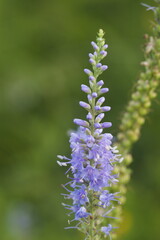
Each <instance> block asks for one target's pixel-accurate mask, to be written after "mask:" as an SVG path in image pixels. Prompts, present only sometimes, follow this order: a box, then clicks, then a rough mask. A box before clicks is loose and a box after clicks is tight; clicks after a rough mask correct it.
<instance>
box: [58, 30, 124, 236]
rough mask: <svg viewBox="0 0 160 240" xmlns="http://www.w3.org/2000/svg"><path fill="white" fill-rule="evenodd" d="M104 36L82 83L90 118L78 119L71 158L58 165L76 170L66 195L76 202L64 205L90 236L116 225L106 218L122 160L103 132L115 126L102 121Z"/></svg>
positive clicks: (100, 35) (115, 198)
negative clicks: (86, 80)
mask: <svg viewBox="0 0 160 240" xmlns="http://www.w3.org/2000/svg"><path fill="white" fill-rule="evenodd" d="M103 35H104V33H103V31H102V30H101V29H100V31H99V33H98V37H97V42H96V43H95V42H91V45H92V46H93V49H94V53H93V54H91V53H90V54H89V62H90V63H91V65H92V69H93V71H90V70H89V69H84V72H85V73H86V74H87V75H88V78H89V86H87V85H84V84H82V85H81V89H82V91H83V92H85V93H87V98H88V102H83V101H80V102H79V104H80V106H82V107H83V108H85V109H86V110H87V115H86V120H82V119H74V123H75V124H77V125H78V126H79V128H78V130H77V131H76V132H72V133H71V136H70V147H71V150H72V154H71V158H67V157H65V156H60V155H59V156H58V157H59V158H60V159H61V160H65V161H64V162H61V161H58V164H59V165H60V166H67V165H70V167H69V169H68V171H71V172H72V177H70V176H68V177H69V178H70V181H69V182H68V183H67V184H66V185H64V188H65V189H66V190H67V192H68V193H67V194H63V195H64V196H65V198H66V199H71V200H72V205H67V204H63V205H64V206H65V208H66V209H69V210H70V214H71V213H73V215H74V217H73V220H72V221H74V220H77V221H78V223H77V225H76V226H74V228H78V229H79V230H81V231H82V232H84V233H85V235H86V239H101V238H100V236H104V235H105V236H110V232H111V230H112V229H113V228H114V227H113V226H112V225H111V224H108V225H107V226H103V219H104V218H106V217H107V218H109V214H110V212H111V211H112V209H113V201H118V196H117V193H111V192H110V191H109V188H110V187H111V186H112V185H113V184H116V183H117V181H118V180H117V176H116V175H114V174H113V170H114V167H115V164H116V163H117V162H120V161H121V160H122V159H121V158H120V155H119V154H118V150H117V149H116V147H112V135H111V134H110V133H103V129H104V128H109V127H111V125H112V124H111V123H110V122H102V119H103V118H104V116H105V114H104V112H108V111H109V110H110V107H109V106H102V104H103V103H104V101H105V98H104V97H103V96H101V95H102V94H104V93H106V92H108V91H109V89H108V88H103V85H104V82H103V80H98V77H99V75H100V74H102V73H103V71H105V70H106V69H107V68H108V66H106V65H102V63H101V60H102V59H103V58H104V57H105V56H106V55H107V52H106V49H107V47H108V45H107V44H105V41H104V38H103ZM68 171H67V173H68ZM97 236H99V237H98V238H97Z"/></svg>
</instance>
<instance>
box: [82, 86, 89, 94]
mask: <svg viewBox="0 0 160 240" xmlns="http://www.w3.org/2000/svg"><path fill="white" fill-rule="evenodd" d="M81 90H82V91H83V92H85V93H91V89H90V88H89V87H88V86H87V85H84V84H82V85H81Z"/></svg>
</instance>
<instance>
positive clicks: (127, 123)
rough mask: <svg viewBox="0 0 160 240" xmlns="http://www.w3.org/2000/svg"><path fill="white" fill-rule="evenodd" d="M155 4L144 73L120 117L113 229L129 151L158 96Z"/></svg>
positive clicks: (158, 11)
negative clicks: (120, 158) (121, 159)
mask: <svg viewBox="0 0 160 240" xmlns="http://www.w3.org/2000/svg"><path fill="white" fill-rule="evenodd" d="M155 2H156V3H158V6H157V7H155V8H154V11H153V13H154V18H155V21H154V23H153V26H152V27H153V31H152V36H148V35H145V39H146V44H145V49H144V61H143V62H141V65H142V66H143V67H144V70H143V71H142V72H141V73H140V76H139V80H138V82H137V84H136V86H135V88H134V90H133V93H132V95H131V100H130V101H129V103H128V105H127V107H126V111H125V112H124V114H123V116H122V120H121V124H120V127H119V129H120V131H119V133H118V135H117V143H116V145H117V146H118V149H119V151H120V153H121V154H122V156H123V157H124V160H123V163H121V165H119V166H117V168H116V173H117V172H118V173H119V183H118V184H116V185H114V186H113V191H114V192H115V191H116V192H120V193H121V196H122V198H121V199H120V201H121V205H118V206H117V207H116V208H115V209H114V211H112V215H113V216H114V217H118V219H113V220H112V224H113V226H114V227H116V226H117V225H118V223H119V222H120V221H121V212H122V205H123V204H124V203H125V201H126V198H125V194H126V191H127V189H126V184H127V183H128V182H129V180H130V175H131V170H130V169H128V165H129V164H130V163H131V162H132V155H131V153H130V152H131V148H132V146H133V144H134V143H135V142H136V141H137V140H138V139H139V137H140V131H141V127H142V125H143V124H144V122H145V118H146V115H147V114H148V113H149V111H150V108H151V104H152V101H153V99H154V98H155V97H156V95H157V94H156V91H157V87H158V86H159V83H160V0H157V1H156V0H155ZM112 238H113V239H115V238H116V235H115V234H114V235H113V234H112Z"/></svg>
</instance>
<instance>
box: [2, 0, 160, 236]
mask: <svg viewBox="0 0 160 240" xmlns="http://www.w3.org/2000/svg"><path fill="white" fill-rule="evenodd" d="M140 2H141V1H140V0H119V1H118V0H79V1H78V0H58V1H56V0H45V1H44V0H14V1H12V0H0V86H1V87H0V155H1V156H0V239H1V240H44V239H45V240H54V239H60V240H75V239H76V240H80V239H83V238H82V236H81V235H80V233H79V232H77V231H74V230H64V227H65V226H67V216H66V211H65V210H64V208H63V207H62V206H61V202H62V201H63V198H62V196H61V195H60V193H61V192H63V189H62V187H61V183H65V182H66V181H67V180H66V176H64V172H65V168H60V167H59V166H58V165H57V163H56V160H57V158H56V155H57V154H62V155H67V156H69V154H70V149H69V143H68V136H67V131H68V130H70V129H75V126H74V124H73V123H72V119H73V118H75V117H78V118H84V116H85V112H84V111H83V110H82V109H81V108H80V107H79V105H78V101H79V100H80V99H81V100H82V99H83V100H84V99H85V97H86V96H85V95H84V94H83V93H81V91H80V85H81V84H82V83H87V77H86V76H85V74H84V73H83V68H84V67H89V64H88V52H90V51H92V49H91V46H90V42H91V41H92V40H94V39H95V35H96V33H97V31H98V29H99V28H103V29H104V31H105V32H106V39H107V43H108V44H109V49H108V57H107V58H106V61H107V64H108V65H109V69H108V70H107V71H106V73H104V75H103V79H104V80H105V86H107V87H109V88H110V92H109V94H108V95H107V96H106V102H107V104H108V105H110V106H112V111H111V112H110V113H109V114H108V116H107V119H109V120H110V121H112V122H113V127H112V128H111V130H110V131H111V133H112V134H113V135H116V134H117V131H118V125H119V122H120V118H121V115H122V113H123V110H124V107H125V105H126V102H127V100H128V99H129V96H130V93H131V90H132V88H133V85H134V83H135V81H136V80H137V79H138V76H139V72H140V70H141V67H140V65H139V62H140V61H141V60H143V43H144V39H143V35H144V33H146V32H147V33H150V32H151V28H150V25H151V24H150V22H151V19H152V18H153V14H152V12H147V11H146V10H145V8H144V7H142V6H141V5H140ZM145 2H146V3H148V4H151V5H154V2H153V1H147V0H146V1H145ZM159 119H160V94H159V96H158V98H157V99H156V101H155V102H154V103H153V107H152V110H151V112H150V114H149V116H147V121H146V123H145V126H144V127H143V129H142V135H141V138H140V140H139V141H138V143H136V144H135V146H134V148H133V155H134V163H133V164H132V165H131V167H132V169H133V174H132V180H131V182H130V185H129V187H128V194H127V198H128V201H127V203H126V206H125V209H124V222H123V224H122V226H121V228H120V230H119V231H120V235H119V238H118V239H119V240H127V239H129V240H137V239H138V240H150V239H154V240H159V239H160V227H159V224H160V221H159V218H160V191H159V189H160V177H159V176H160V174H159V172H160V147H159V145H160V144H159V143H160V124H159Z"/></svg>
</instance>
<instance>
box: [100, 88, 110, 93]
mask: <svg viewBox="0 0 160 240" xmlns="http://www.w3.org/2000/svg"><path fill="white" fill-rule="evenodd" d="M108 91H109V88H102V89H101V90H100V93H107V92H108Z"/></svg>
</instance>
